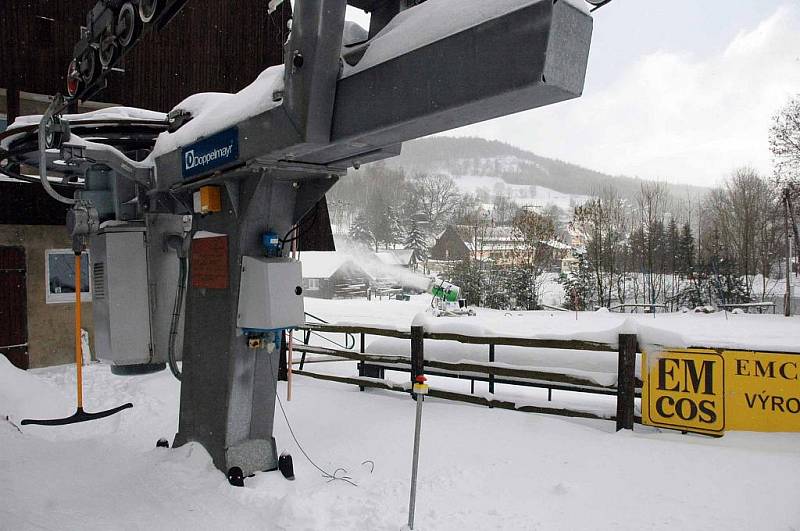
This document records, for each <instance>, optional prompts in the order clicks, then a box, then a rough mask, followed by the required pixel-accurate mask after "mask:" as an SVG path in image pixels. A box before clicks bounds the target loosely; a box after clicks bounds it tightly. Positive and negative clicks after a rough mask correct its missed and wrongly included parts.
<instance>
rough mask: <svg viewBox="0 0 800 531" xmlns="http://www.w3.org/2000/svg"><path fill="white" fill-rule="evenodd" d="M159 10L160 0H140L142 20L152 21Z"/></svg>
mask: <svg viewBox="0 0 800 531" xmlns="http://www.w3.org/2000/svg"><path fill="white" fill-rule="evenodd" d="M156 11H158V0H140V1H139V17H140V18H141V19H142V22H150V21H151V20H153V17H154V16H156Z"/></svg>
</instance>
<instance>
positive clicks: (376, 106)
mask: <svg viewBox="0 0 800 531" xmlns="http://www.w3.org/2000/svg"><path fill="white" fill-rule="evenodd" d="M100 3H102V4H103V5H104V6H105V7H108V6H111V7H113V6H116V5H117V4H120V5H121V6H123V8H124V9H125V15H124V17H126V18H125V19H124V20H125V21H126V23H125V25H123V26H122V29H123V30H124V29H125V28H129V29H130V28H133V29H132V30H130V31H122V30H120V31H121V36H122V37H123V38H124V41H119V44H120V45H121V46H128V47H129V46H131V45H132V43H133V44H135V39H134V37H132V36H131V33H130V32H131V31H136V28H138V27H139V26H137V25H136V24H138V22H137V21H136V20H135V17H133V15H134V11H133V10H132V8H131V7H125V6H127V5H128V4H131V2H116V3H114V2H100ZM132 3H133V4H135V5H136V6H138V7H139V9H138V10H136V12H139V13H140V14H141V13H142V12H144V13H145V14H146V15H147V16H148V17H149V18H150V20H159V15H158V14H157V13H156V11H155V10H157V9H158V5H159V2H154V1H148V2H144V0H140V1H134V2H132ZM181 3H182V2H181ZM594 3H595V4H598V3H603V2H594ZM167 4H168V5H173V4H174V2H172V3H170V2H167ZM348 4H350V5H352V6H355V7H357V8H361V9H365V10H367V11H371V13H372V19H371V24H370V28H369V30H368V31H366V30H363V29H359V28H356V27H353V26H352V25H350V23H347V27H346V23H345V8H346V7H347V5H348ZM584 5H585V4H584V3H583V2H582V0H428V1H424V2H421V1H414V0H296V1H295V8H294V16H293V19H292V31H291V35H290V37H289V39H288V40H287V42H286V44H285V54H284V55H285V58H284V63H283V65H281V66H278V67H272V68H270V69H268V70H266V71H265V72H264V73H262V75H261V76H260V77H259V78H258V79H257V80H256V81H255V82H254V83H253V84H252V85H250V86H249V87H247V88H246V89H244V90H243V91H241V92H240V93H238V94H236V95H233V96H231V97H230V98H229V99H227V100H226V101H225V103H224V104H223V105H217V106H216V107H215V106H213V105H208V104H206V105H205V106H204V105H201V104H198V103H197V101H195V102H194V104H193V105H189V104H188V103H187V104H186V105H185V106H183V108H178V109H176V110H175V111H174V112H173V113H171V115H170V124H169V130H168V131H164V132H162V133H161V134H160V135H159V136H158V138H157V140H155V141H154V145H153V147H152V151H151V153H150V155H149V157H147V158H145V159H143V160H142V159H141V158H139V159H135V158H134V157H133V156H132V155H130V156H129V155H127V154H126V153H123V152H122V151H120V150H119V149H116V148H114V147H112V145H113V142H111V141H108V142H104V141H103V140H102V139H98V137H97V136H92V140H87V139H83V138H81V137H80V136H79V134H78V132H79V131H80V126H81V124H80V123H78V121H77V120H76V121H75V123H72V124H70V123H69V118H65V117H63V116H61V117H59V115H58V111H59V110H60V109H58V108H56V107H55V106H53V108H51V112H49V113H48V114H47V115H46V116H45V118H44V119H43V121H42V123H41V124H40V125H39V127H40V128H44V129H45V131H46V133H47V134H45V135H43V137H44V138H45V140H44V142H45V144H44V145H40V146H39V148H38V149H39V151H40V152H41V153H39V154H40V155H41V156H42V161H43V163H42V164H41V167H40V172H41V175H43V176H46V173H47V170H48V169H57V168H56V166H57V165H61V168H62V169H63V166H64V164H66V165H67V166H68V167H69V168H70V171H71V172H72V173H73V174H83V175H84V186H85V188H84V190H82V191H80V192H77V193H76V197H75V198H74V199H72V201H73V202H74V203H75V206H74V208H73V213H72V219H73V222H74V223H72V227H73V232H74V233H75V234H76V235H78V236H85V235H87V234H88V235H93V234H96V233H97V231H98V223H97V221H98V219H97V208H98V206H102V205H98V202H100V203H102V202H103V201H105V200H106V199H102V198H101V196H100V195H98V194H93V193H92V188H93V186H95V183H100V182H101V181H102V183H106V184H103V186H107V183H108V181H109V179H110V181H111V182H112V183H114V186H112V187H110V191H108V190H107V191H106V192H104V193H106V194H108V193H110V197H111V198H112V200H113V202H114V203H113V204H114V205H116V206H117V207H118V208H110V209H108V208H106V209H102V210H103V211H104V212H107V213H108V212H110V214H107V215H109V216H111V217H112V218H114V219H116V220H117V221H118V222H120V223H121V222H130V223H133V222H138V221H139V220H144V223H143V226H144V227H145V229H144V230H146V235H147V239H148V241H151V242H161V241H166V240H165V238H166V237H167V236H169V235H168V234H166V233H160V232H159V230H161V229H159V228H158V224H157V223H153V222H152V220H153V219H155V218H156V217H157V216H168V215H177V216H184V215H191V216H192V218H191V228H190V229H189V230H187V231H186V233H187V237H186V242H185V245H182V244H175V245H171V246H169V249H168V246H166V245H163V246H162V247H163V249H162V250H164V252H166V250H170V249H171V250H172V251H173V252H176V253H180V249H181V248H188V249H189V250H188V263H189V272H188V282H187V299H186V304H185V326H184V330H183V375H182V388H181V404H180V420H179V427H178V433H177V436H176V438H175V444H177V445H180V444H184V443H186V442H189V441H197V442H199V443H201V444H202V445H203V446H204V447H205V448H206V449H207V450H208V451H209V453H210V454H211V456H212V458H213V460H214V463H215V465H216V466H217V467H218V468H219V469H221V470H223V471H225V472H227V471H228V470H230V469H231V468H232V467H240V468H241V469H242V471H243V473H244V474H245V475H247V474H250V473H253V472H255V471H263V470H272V469H275V468H276V467H277V455H276V446H275V441H274V439H273V436H272V432H273V419H274V408H275V396H276V380H277V377H278V374H277V373H278V365H279V351H278V350H279V349H277V348H276V341H277V338H278V337H279V336H280V332H281V331H282V330H284V329H291V328H293V327H297V326H300V325H302V324H303V306H302V296H301V294H302V289H301V288H300V285H301V282H300V269H299V264H297V263H295V262H293V261H292V260H291V259H289V258H287V257H285V253H281V247H282V245H283V243H285V242H287V241H290V240H291V239H292V238H293V236H291V235H292V232H291V229H292V227H295V226H297V225H298V223H299V222H300V221H301V220H302V219H303V218H304V216H306V215H307V213H308V212H309V211H311V210H312V208H313V207H314V206H315V205H316V204H317V202H318V201H320V199H321V198H322V197H323V196H324V194H325V193H326V192H327V191H328V190H329V189H330V187H331V186H333V185H334V184H335V183H336V182H337V180H338V179H339V178H340V177H342V176H343V175H344V174H345V173H346V171H347V170H348V168H351V167H355V168H358V167H359V165H361V164H365V163H368V162H372V161H377V160H381V159H385V158H387V157H391V156H393V155H397V154H399V152H400V147H401V144H402V143H403V142H405V141H407V140H412V139H415V138H419V137H422V136H425V135H429V134H433V133H438V132H441V131H447V130H449V129H453V128H456V127H461V126H465V125H469V124H473V123H476V122H480V121H483V120H488V119H491V118H497V117H500V116H505V115H508V114H512V113H516V112H520V111H523V110H528V109H533V108H536V107H542V106H545V105H550V104H553V103H557V102H560V101H564V100H568V99H571V98H576V97H578V96H580V94H581V92H582V90H583V85H584V77H585V73H586V66H587V58H588V54H589V47H590V41H591V34H592V17H591V15H590V14H589V12H588V9H586V8H585V7H584ZM96 9H98V10H99V11H102V10H101V9H99V8H96ZM170 16H171V15H170ZM132 17H133V18H132ZM111 18H113V17H111V15H109V19H111ZM118 18H119V17H118ZM198 31H199V30H198ZM97 33H101V32H97ZM118 33H119V32H118ZM86 38H87V39H91V38H92V37H91V35H89V34H88V33H87V35H86ZM105 38H106V39H107V41H104V42H103V44H104V47H103V48H102V51H104V55H103V58H102V59H103V61H102V64H103V67H104V68H106V67H108V68H110V67H113V65H114V62H115V60H116V56H115V55H114V53H115V50H116V48H113V46H112V45H113V44H115V43H117V41H118V40H119V38H118V37H115V36H114V34H113V33H111V34H108V35H106V37H105ZM109 47H111V48H112V49H110V48H109ZM94 50H97V47H93V45H92V44H91V43H89V44H87V45H86V46H82V47H81V49H80V50H79V51H80V53H81V54H83V55H82V57H84V56H85V54H87V53H88V54H90V56H92V57H94V56H93V55H92V54H94V53H95V51H94ZM192 53H193V51H192V50H187V51H186V55H187V60H190V59H191V55H192ZM86 57H88V56H86ZM84 58H85V57H84ZM79 59H80V58H79ZM88 62H91V61H90V60H89V59H86V61H84V63H83V64H82V65H81V62H80V61H77V62H76V65H75V68H73V70H74V71H73V72H72V74H71V75H72V77H71V78H70V79H71V81H72V82H73V87H72V88H75V89H76V90H78V87H76V86H75V80H76V79H77V80H78V81H82V82H84V83H91V82H92V77H91V76H90V77H89V78H80V76H81V75H83V74H82V73H81V72H83V73H84V74H85V73H86V72H88V71H89V70H90V69H89V68H88V67H89V66H91V65H89V64H88ZM75 76H78V77H77V78H76V77H75ZM92 76H95V78H96V77H97V76H98V74H96V73H95V72H92ZM90 92H91V91H90V90H88V88H87V87H84V88H83V92H82V93H90ZM201 99H202V98H201ZM187 102H188V100H187ZM206 103H208V102H206ZM87 127H88V126H87ZM565 140H567V139H565ZM109 144H112V145H109ZM14 153H17V157H18V159H19V160H18V162H24V163H27V164H33V163H36V160H35V157H33V160H32V157H31V156H30V154H29V156H28V158H27V159H26V160H22V159H24V158H25V156H24V155H22V154H19V153H21V151H20V150H17V151H15V152H14ZM98 171H102V172H103V179H98V178H97V172H98ZM42 184H43V185H45V186H48V185H47V183H46V177H45V178H44V180H43V182H42ZM104 190H105V189H104ZM103 197H106V198H107V197H108V195H106V196H103ZM303 228H304V224H303V223H299V228H298V229H297V230H299V231H302V230H303ZM178 233H180V231H178ZM276 240H277V244H276ZM91 241H94V239H92V240H91ZM171 241H172V242H173V243H175V242H174V239H173V240H171ZM92 245H93V244H92ZM158 245H161V244H160V243H159V244H158ZM159 252H160V251H159ZM176 258H177V257H176ZM106 267H107V268H113V267H118V268H119V267H121V268H124V267H126V264H124V263H123V264H118V265H116V266H114V265H113V264H111V263H110V262H109V263H108V264H106ZM154 267H156V266H154ZM104 274H105V275H107V276H109V277H111V276H113V274H114V272H113V271H111V270H110V269H106V270H105V271H104ZM131 289H133V288H132V287H131V288H129V290H131ZM140 289H142V290H146V289H147V286H140ZM151 317H152V316H151ZM96 319H97V318H96ZM153 319H154V320H155V321H158V320H159V319H161V317H160V316H159V315H156V316H155V318H153Z"/></svg>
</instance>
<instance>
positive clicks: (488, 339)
mask: <svg viewBox="0 0 800 531" xmlns="http://www.w3.org/2000/svg"><path fill="white" fill-rule="evenodd" d="M301 329H302V330H311V331H316V332H338V333H346V332H350V333H354V334H368V335H374V336H384V337H395V338H399V339H411V332H405V331H402V330H397V329H391V328H377V327H371V326H362V325H319V324H314V323H306V325H305V326H304V327H301ZM423 337H424V338H425V339H438V340H444V341H458V342H459V343H470V344H477V345H505V346H513V347H528V348H552V349H564V350H592V351H599V352H616V351H617V345H616V344H613V343H601V342H596V341H584V340H577V339H536V338H527V337H502V336H483V337H477V336H467V335H464V334H454V333H445V332H425V334H424V336H423Z"/></svg>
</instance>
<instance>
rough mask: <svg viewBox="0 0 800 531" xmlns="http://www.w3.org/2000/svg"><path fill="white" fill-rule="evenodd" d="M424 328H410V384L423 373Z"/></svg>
mask: <svg viewBox="0 0 800 531" xmlns="http://www.w3.org/2000/svg"><path fill="white" fill-rule="evenodd" d="M424 336H425V328H424V327H422V326H412V327H411V383H412V384H413V383H415V382H416V381H417V376H419V375H421V374H424V373H425V353H424V352H425V351H424Z"/></svg>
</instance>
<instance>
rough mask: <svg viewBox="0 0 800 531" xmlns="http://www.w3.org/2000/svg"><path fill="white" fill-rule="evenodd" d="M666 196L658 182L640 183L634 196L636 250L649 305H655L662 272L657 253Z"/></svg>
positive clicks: (661, 234)
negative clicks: (639, 240)
mask: <svg viewBox="0 0 800 531" xmlns="http://www.w3.org/2000/svg"><path fill="white" fill-rule="evenodd" d="M668 201H669V196H668V193H667V189H666V187H665V186H664V184H663V183H660V182H643V183H642V184H641V187H640V188H639V194H638V196H637V198H636V203H637V206H638V218H639V219H638V224H639V229H640V230H641V231H642V236H643V238H642V248H641V249H639V254H640V258H641V260H640V262H641V268H642V271H643V273H644V284H645V293H646V294H647V296H648V301H647V302H649V303H650V304H655V303H656V301H657V300H658V296H659V294H660V292H661V291H662V288H663V286H662V283H661V282H660V281H659V278H660V275H659V273H663V262H662V261H661V258H662V257H661V256H660V253H659V250H660V246H661V245H662V244H663V241H662V236H663V227H664V214H665V213H666V210H667V205H668Z"/></svg>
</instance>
